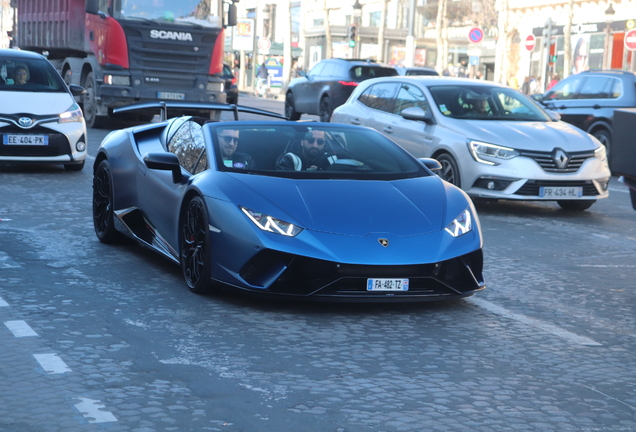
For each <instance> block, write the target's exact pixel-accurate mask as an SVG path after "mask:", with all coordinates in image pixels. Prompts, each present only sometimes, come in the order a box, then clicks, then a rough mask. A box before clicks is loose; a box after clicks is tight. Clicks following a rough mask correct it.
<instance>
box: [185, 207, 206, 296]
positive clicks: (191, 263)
mask: <svg viewBox="0 0 636 432" xmlns="http://www.w3.org/2000/svg"><path fill="white" fill-rule="evenodd" d="M180 234H181V235H180V245H181V248H180V250H181V252H180V261H181V269H182V270H183V277H184V279H185V281H186V284H188V288H190V290H191V291H192V292H194V293H197V294H204V293H206V292H208V291H210V287H211V281H210V275H211V270H210V229H209V218H208V212H207V209H206V206H205V202H204V201H203V199H202V198H201V197H199V196H195V197H194V198H192V199H191V200H190V202H189V203H188V205H187V206H186V208H185V210H184V212H183V215H182V217H181V233H180Z"/></svg>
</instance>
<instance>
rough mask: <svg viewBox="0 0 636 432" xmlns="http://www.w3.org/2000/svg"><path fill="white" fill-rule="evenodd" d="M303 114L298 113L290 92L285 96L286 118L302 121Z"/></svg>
mask: <svg viewBox="0 0 636 432" xmlns="http://www.w3.org/2000/svg"><path fill="white" fill-rule="evenodd" d="M300 116H301V114H300V113H299V112H298V111H296V106H295V105H294V95H293V94H292V92H288V93H287V95H286V96H285V117H287V118H288V119H290V120H300Z"/></svg>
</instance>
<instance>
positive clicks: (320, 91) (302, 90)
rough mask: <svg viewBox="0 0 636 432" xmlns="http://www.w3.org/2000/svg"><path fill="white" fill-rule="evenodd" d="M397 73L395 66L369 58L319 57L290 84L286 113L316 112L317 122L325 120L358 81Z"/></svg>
mask: <svg viewBox="0 0 636 432" xmlns="http://www.w3.org/2000/svg"><path fill="white" fill-rule="evenodd" d="M397 74H398V72H397V71H396V70H395V68H393V67H391V66H386V65H382V64H380V63H376V62H374V61H370V60H347V59H327V60H322V61H321V62H319V63H318V64H316V65H315V66H314V67H313V68H312V69H311V70H310V71H309V72H308V73H307V74H302V73H301V76H300V77H298V78H295V79H294V80H292V81H291V82H290V83H289V87H288V88H287V93H286V95H285V96H286V98H285V115H286V116H287V117H288V118H289V119H290V120H298V119H299V118H300V116H301V114H303V113H305V114H315V115H319V116H320V121H323V122H328V121H329V119H330V118H331V113H332V112H333V110H334V109H335V108H337V107H339V106H340V105H342V104H343V103H345V102H346V101H347V99H348V98H349V95H350V94H351V92H353V90H354V89H355V88H356V86H357V85H358V84H359V83H361V82H362V81H364V80H366V79H369V78H378V77H385V76H395V75H397Z"/></svg>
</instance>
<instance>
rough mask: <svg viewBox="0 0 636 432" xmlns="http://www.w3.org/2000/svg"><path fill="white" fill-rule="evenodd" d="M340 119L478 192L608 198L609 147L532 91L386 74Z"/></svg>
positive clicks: (569, 202) (585, 202)
mask: <svg viewBox="0 0 636 432" xmlns="http://www.w3.org/2000/svg"><path fill="white" fill-rule="evenodd" d="M331 121H332V122H334V123H344V124H354V125H362V126H367V127H370V128H373V129H376V130H377V131H379V132H382V133H383V134H385V135H386V136H388V137H390V138H391V139H392V140H393V141H395V142H396V143H398V144H399V145H400V146H402V147H403V148H404V149H406V150H407V151H409V152H410V153H412V154H413V155H414V156H416V157H418V158H435V159H437V160H438V161H439V162H440V163H441V164H442V167H443V168H442V171H441V172H440V176H441V177H442V178H443V179H445V180H446V181H448V182H450V183H452V184H454V185H456V186H459V187H461V188H462V189H463V190H465V191H466V192H467V193H468V194H469V195H470V196H472V197H474V198H487V199H508V200H544V201H556V202H557V203H558V204H559V205H560V206H561V207H562V208H563V209H566V210H585V209H588V208H589V207H590V206H591V205H592V204H594V203H595V202H596V200H598V199H601V198H607V196H608V195H609V192H608V189H607V188H608V184H609V179H610V176H611V173H610V170H609V166H608V162H607V155H606V152H605V147H604V146H603V145H602V144H601V143H600V142H599V141H598V140H597V139H596V138H594V137H592V136H591V135H589V134H587V133H586V132H584V131H582V130H580V129H578V128H576V127H574V126H572V125H570V124H567V123H565V122H562V121H559V119H558V114H555V113H552V112H549V111H545V110H544V109H542V108H541V107H540V106H539V105H538V104H537V103H536V102H535V101H533V100H532V99H531V98H529V97H528V96H526V95H525V94H523V93H521V92H519V91H517V90H514V89H512V88H510V87H507V86H503V85H498V84H494V83H492V82H488V81H486V82H484V81H477V80H471V79H461V78H439V77H435V78H433V77H386V78H376V79H370V80H367V81H364V82H362V83H360V85H359V86H358V87H357V88H356V90H355V91H354V92H353V93H352V94H351V96H350V97H349V99H348V100H347V102H346V103H345V104H344V105H342V106H340V107H339V108H337V109H336V110H335V111H334V113H333V115H332V117H331Z"/></svg>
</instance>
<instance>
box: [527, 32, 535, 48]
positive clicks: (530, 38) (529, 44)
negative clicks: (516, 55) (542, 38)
mask: <svg viewBox="0 0 636 432" xmlns="http://www.w3.org/2000/svg"><path fill="white" fill-rule="evenodd" d="M536 44H537V40H536V39H535V38H534V35H531V34H530V35H528V36H527V37H526V49H527V50H528V51H533V50H534V47H535V45H536Z"/></svg>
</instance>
